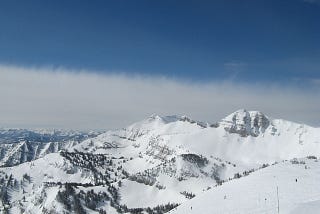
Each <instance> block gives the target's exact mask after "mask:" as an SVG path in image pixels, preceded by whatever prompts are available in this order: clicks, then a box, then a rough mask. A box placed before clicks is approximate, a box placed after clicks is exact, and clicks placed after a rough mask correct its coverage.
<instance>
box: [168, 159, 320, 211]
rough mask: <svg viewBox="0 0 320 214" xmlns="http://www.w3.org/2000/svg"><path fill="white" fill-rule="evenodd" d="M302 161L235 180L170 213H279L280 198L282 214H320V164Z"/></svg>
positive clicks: (274, 167)
mask: <svg viewBox="0 0 320 214" xmlns="http://www.w3.org/2000/svg"><path fill="white" fill-rule="evenodd" d="M298 162H300V163H294V161H284V162H282V163H279V164H276V165H273V166H270V167H267V168H264V169H261V170H259V171H256V172H254V173H252V174H251V175H249V176H246V177H242V178H239V179H234V180H232V181H229V182H227V183H225V184H223V185H221V186H217V187H215V188H212V189H211V190H209V191H207V192H205V193H203V194H201V195H198V196H197V197H195V198H194V199H192V200H190V201H188V202H185V203H183V204H182V205H180V206H179V207H177V208H176V210H173V211H172V212H170V213H172V214H183V213H197V214H200V213H212V214H214V213H230V214H232V213H247V214H249V213H278V198H279V211H280V213H285V214H289V213H290V214H293V213H294V214H296V213H309V214H316V213H319V210H320V207H319V205H320V203H319V202H320V185H319V184H320V164H319V162H318V160H309V159H299V160H298ZM277 187H278V197H277Z"/></svg>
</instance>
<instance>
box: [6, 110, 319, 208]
mask: <svg viewBox="0 0 320 214" xmlns="http://www.w3.org/2000/svg"><path fill="white" fill-rule="evenodd" d="M81 136H82V135H81ZM37 142H38V143H37ZM61 142H63V143H62V144H63V146H60V147H59V146H55V144H52V143H53V142H49V141H45V142H43V143H44V144H45V145H44V146H42V147H41V148H42V150H40V151H38V150H37V149H33V150H32V149H29V148H28V145H26V144H30V145H32V146H33V148H34V147H35V146H34V145H38V144H39V143H40V144H41V141H36V142H29V141H28V142H27V141H21V142H19V143H15V144H14V145H15V146H12V147H8V146H7V147H6V148H7V149H6V150H1V151H4V152H1V160H2V163H12V162H8V161H7V160H8V159H9V158H7V157H14V158H13V160H18V159H19V157H23V158H22V159H21V158H20V159H19V160H23V161H16V162H14V163H15V164H2V165H5V166H3V167H2V168H0V179H1V184H0V185H2V190H1V194H0V196H1V201H2V202H1V203H2V204H0V207H2V210H3V211H4V212H12V213H69V212H75V213H99V212H100V213H105V212H106V213H165V212H168V211H170V210H172V209H173V208H175V207H176V206H178V205H180V204H181V205H180V206H179V207H178V208H177V211H179V210H182V211H179V212H180V213H188V212H189V211H188V212H187V211H186V209H187V208H186V209H184V208H183V207H185V206H186V207H187V206H189V204H190V203H193V201H196V200H197V201H198V202H197V203H198V204H200V202H199V200H200V199H198V198H204V197H206V196H205V195H207V194H214V192H215V190H216V189H218V188H217V187H216V186H219V188H223V187H224V186H227V185H230V183H234V182H238V180H239V182H240V181H241V180H243V179H244V178H241V177H242V176H243V175H248V178H249V177H251V176H253V175H255V176H256V177H259V176H258V175H259V173H262V172H263V171H264V170H273V169H275V173H277V171H276V169H277V170H278V169H279V170H280V169H286V168H285V167H289V166H290V164H288V163H289V162H284V163H283V161H284V160H292V159H294V158H305V157H312V158H314V157H318V156H319V155H320V129H319V128H313V127H310V126H307V125H302V124H296V123H293V122H289V121H284V120H274V119H271V118H269V117H267V116H266V115H264V114H263V113H261V112H258V111H246V110H239V111H236V112H234V113H232V114H230V115H228V116H227V117H225V118H224V119H222V120H221V121H220V122H218V123H212V124H210V123H205V122H199V121H195V120H192V119H190V118H188V117H186V116H166V117H161V116H157V115H152V116H150V117H149V118H147V119H145V120H143V121H140V122H137V123H135V124H132V125H130V126H128V127H126V128H124V129H121V130H115V131H107V132H104V133H102V134H99V135H92V136H88V135H86V137H83V138H81V139H78V140H76V141H75V140H65V141H55V143H56V144H59V143H61ZM2 144H3V143H2ZM3 145H9V144H8V143H7V144H3ZM3 145H1V144H0V146H3ZM52 145H53V146H52ZM38 147H39V146H37V148H38ZM49 147H54V148H55V149H48V148H49ZM0 148H1V147H0ZM16 148H19V149H16ZM21 148H27V149H21ZM31 150H32V152H31V153H32V154H39V155H36V156H34V155H33V156H32V158H29V159H28V158H24V157H28V155H26V154H29V153H30V151H31ZM34 150H37V152H35V151H34ZM17 151H19V152H17ZM17 153H18V154H19V155H12V154H17ZM17 157H18V158H17ZM307 160H309V159H307ZM312 160H314V159H312ZM285 164H287V165H285ZM312 164H313V165H314V166H315V167H312V168H311V169H310V171H311V170H312V171H313V172H312V173H315V174H316V173H317V172H318V171H317V169H318V168H317V167H316V165H317V162H314V163H313V162H312ZM13 165H15V166H13ZM271 166H272V167H271ZM277 167H278V168H277ZM265 168H266V169H265ZM289 168H290V167H289ZM300 168H301V167H300ZM300 168H297V170H299V169H300ZM303 169H304V168H303ZM301 170H302V168H301ZM312 173H311V174H310V175H312ZM238 178H241V179H238ZM257 179H259V178H257ZM235 180H237V181H235ZM253 182H258V181H255V180H254V181H253ZM311 184H312V185H313V183H311ZM220 185H221V186H220ZM208 190H209V191H208ZM235 191H236V190H235ZM230 194H233V193H230ZM234 194H235V193H234ZM252 197H254V195H253V196H252ZM191 198H194V199H193V200H191V201H189V200H190V199H191ZM201 200H202V199H201ZM205 203H206V201H205V200H203V204H204V205H205ZM184 204H185V206H184ZM191 206H192V205H191ZM199 206H200V205H199ZM250 206H251V205H250ZM257 206H258V205H257ZM288 206H289V205H288ZM180 207H181V208H180ZM183 210H184V211H183ZM195 212H196V211H195ZM198 213H201V212H198ZM202 213H205V212H202ZM208 213H211V212H208ZM222 213H223V212H222Z"/></svg>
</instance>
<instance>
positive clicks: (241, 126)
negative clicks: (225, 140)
mask: <svg viewBox="0 0 320 214" xmlns="http://www.w3.org/2000/svg"><path fill="white" fill-rule="evenodd" d="M220 125H222V126H223V127H224V128H225V130H226V131H228V132H230V133H238V134H240V135H241V136H242V137H247V136H249V135H251V136H253V137H257V136H258V135H259V134H260V133H264V132H265V130H266V129H267V128H268V127H269V125H270V121H269V119H268V118H267V117H266V116H265V115H264V114H263V113H261V112H258V111H247V110H245V109H242V110H238V111H236V112H234V113H232V114H230V115H229V116H227V117H226V118H225V119H223V120H222V121H221V122H220Z"/></svg>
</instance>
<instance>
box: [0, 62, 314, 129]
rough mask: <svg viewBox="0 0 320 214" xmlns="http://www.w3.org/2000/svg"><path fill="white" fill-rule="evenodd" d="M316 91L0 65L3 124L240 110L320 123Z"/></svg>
mask: <svg viewBox="0 0 320 214" xmlns="http://www.w3.org/2000/svg"><path fill="white" fill-rule="evenodd" d="M319 94H320V90H319V89H317V88H314V89H313V91H312V90H311V89H310V90H308V91H302V90H298V89H295V88H293V87H284V86H283V87H281V86H261V85H258V84H256V85H255V84H252V85H248V84H236V83H234V82H223V83H217V82H213V83H206V84H194V83H190V82H186V81H175V80H170V79H166V78H164V77H144V76H128V75H124V74H122V75H119V74H110V75H98V74H92V73H88V72H85V71H80V72H79V71H69V70H68V71H67V70H63V69H49V68H48V69H24V68H18V67H8V66H0V126H2V127H26V128H29V127H31V128H39V127H49V128H72V129H113V128H119V127H124V126H126V125H129V124H130V123H132V122H135V121H138V120H141V119H144V118H145V117H147V116H149V115H151V114H153V113H156V114H160V115H172V114H178V115H188V116H190V117H192V118H193V119H196V120H203V121H208V122H216V121H219V120H220V119H221V118H223V117H225V116H226V115H227V114H229V113H231V112H233V111H235V110H237V109H240V108H246V109H249V110H260V111H262V112H264V113H265V114H267V115H269V116H271V117H274V118H284V119H289V120H293V121H297V122H303V123H307V124H311V125H316V126H319V125H320V95H319Z"/></svg>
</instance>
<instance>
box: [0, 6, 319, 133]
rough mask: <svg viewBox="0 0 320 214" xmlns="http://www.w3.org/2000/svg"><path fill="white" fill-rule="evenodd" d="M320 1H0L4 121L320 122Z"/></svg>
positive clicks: (0, 120)
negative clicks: (253, 118)
mask: <svg viewBox="0 0 320 214" xmlns="http://www.w3.org/2000/svg"><path fill="white" fill-rule="evenodd" d="M319 23H320V1H319V0H281V1H279V0H243V1H238V0H214V1H206V0H203V1H195V0H194V1H187V0H186V1H175V0H170V1H169V0H162V1H147V0H145V1H142V0H137V1H124V0H114V1H102V0H101V1H99V0H91V1H89V0H88V1H84V0H78V1H74V0H69V1H62V0H55V1H53V0H52V1H50V0H47V1H43V0H30V1H15V0H10V1H9V0H3V1H0V83H1V85H0V100H1V102H0V126H2V127H25V128H28V127H54V128H75V129H91V128H92V129H110V128H111V129H112V128H119V127H123V126H125V125H128V124H130V123H131V122H134V121H137V120H140V119H143V118H145V117H147V116H148V115H150V114H152V113H156V114H187V115H189V116H191V117H193V118H194V119H198V120H205V121H209V122H215V121H217V120H220V119H221V118H223V117H224V116H226V115H227V114H229V113H231V112H233V111H235V110H237V109H240V108H246V109H248V110H250V109H253V110H261V111H264V112H265V113H266V114H267V115H270V116H272V117H278V118H284V119H289V120H293V121H296V122H301V123H307V124H310V125H314V126H320V110H319V109H320V108H319V104H320V102H319V100H320V99H319V98H320V95H319V94H320V41H319V40H320V27H319V26H320V25H319Z"/></svg>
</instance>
